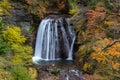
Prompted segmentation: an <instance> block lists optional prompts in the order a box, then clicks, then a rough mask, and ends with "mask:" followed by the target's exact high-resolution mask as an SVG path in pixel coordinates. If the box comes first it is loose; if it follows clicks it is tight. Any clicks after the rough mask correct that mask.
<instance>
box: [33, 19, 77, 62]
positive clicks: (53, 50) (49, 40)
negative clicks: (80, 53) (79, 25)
mask: <svg viewBox="0 0 120 80" xmlns="http://www.w3.org/2000/svg"><path fill="white" fill-rule="evenodd" d="M74 41H75V32H74V30H73V29H72V28H71V27H70V20H69V18H58V19H56V18H45V19H44V20H42V22H41V23H40V25H39V29H38V33H37V38H36V46H35V54H34V56H33V62H37V61H39V60H45V61H49V60H60V59H66V60H72V55H73V44H74Z"/></svg>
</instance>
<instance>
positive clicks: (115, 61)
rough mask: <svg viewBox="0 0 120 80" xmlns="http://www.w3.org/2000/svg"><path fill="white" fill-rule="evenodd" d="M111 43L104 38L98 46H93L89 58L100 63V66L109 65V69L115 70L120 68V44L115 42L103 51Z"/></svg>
mask: <svg viewBox="0 0 120 80" xmlns="http://www.w3.org/2000/svg"><path fill="white" fill-rule="evenodd" d="M111 42H112V41H111ZM111 42H110V40H109V39H107V38H105V39H103V40H102V41H101V42H100V43H99V44H97V45H95V46H93V50H94V52H93V53H92V54H91V58H92V59H94V60H96V61H97V62H98V63H101V65H104V64H111V65H112V66H111V67H112V68H113V69H115V70H117V69H118V68H120V61H119V58H120V43H119V42H116V43H115V44H113V45H112V46H110V47H108V48H106V50H104V48H105V47H106V46H108V45H110V44H111Z"/></svg>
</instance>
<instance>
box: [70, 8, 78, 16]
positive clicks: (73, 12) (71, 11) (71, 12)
mask: <svg viewBox="0 0 120 80" xmlns="http://www.w3.org/2000/svg"><path fill="white" fill-rule="evenodd" d="M76 12H77V11H76V10H74V9H72V10H69V14H71V15H74V14H75V13H76Z"/></svg>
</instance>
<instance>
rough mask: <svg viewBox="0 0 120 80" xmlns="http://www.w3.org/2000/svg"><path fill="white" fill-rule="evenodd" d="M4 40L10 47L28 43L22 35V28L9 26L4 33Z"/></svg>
mask: <svg viewBox="0 0 120 80" xmlns="http://www.w3.org/2000/svg"><path fill="white" fill-rule="evenodd" d="M3 38H4V40H5V41H6V43H7V44H8V45H12V44H23V43H24V42H25V41H26V38H25V37H24V36H22V35H21V30H20V28H19V27H16V26H12V27H9V26H8V27H7V29H6V31H3Z"/></svg>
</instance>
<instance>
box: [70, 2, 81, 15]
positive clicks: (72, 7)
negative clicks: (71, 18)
mask: <svg viewBox="0 0 120 80" xmlns="http://www.w3.org/2000/svg"><path fill="white" fill-rule="evenodd" d="M68 2H69V14H71V15H74V14H75V13H77V12H79V11H80V10H79V9H78V6H77V5H76V0H68Z"/></svg>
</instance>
